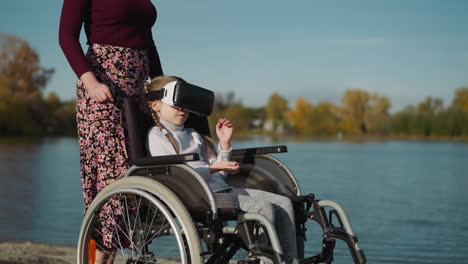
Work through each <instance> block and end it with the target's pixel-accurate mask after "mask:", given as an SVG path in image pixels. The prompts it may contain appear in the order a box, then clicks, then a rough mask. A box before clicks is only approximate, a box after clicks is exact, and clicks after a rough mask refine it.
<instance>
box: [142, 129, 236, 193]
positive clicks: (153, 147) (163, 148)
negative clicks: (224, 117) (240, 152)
mask: <svg viewBox="0 0 468 264" xmlns="http://www.w3.org/2000/svg"><path fill="white" fill-rule="evenodd" d="M160 122H161V123H162V124H163V125H164V127H165V128H166V129H167V130H168V132H169V133H170V134H171V135H172V136H173V137H174V139H175V140H176V142H177V144H178V146H179V150H180V153H179V154H188V153H198V155H200V160H197V161H188V162H185V164H187V165H189V166H190V167H192V168H193V169H195V170H196V171H197V172H198V173H199V174H200V175H201V176H202V177H203V178H204V179H205V180H206V181H207V183H208V184H209V185H210V187H211V189H212V191H213V192H219V191H222V190H226V189H230V188H231V187H230V186H229V185H228V184H227V183H226V182H225V181H224V179H225V178H226V176H227V174H226V172H224V171H221V172H216V173H210V169H209V166H210V165H211V164H214V163H216V162H218V161H221V160H231V151H232V147H231V148H230V149H229V150H223V149H221V147H220V146H219V144H218V155H217V157H213V156H210V155H208V152H207V151H206V149H205V146H204V141H203V138H202V136H201V135H200V134H199V133H198V132H197V131H195V130H194V129H192V128H184V126H183V125H181V126H175V125H173V124H171V123H168V122H166V121H164V120H160ZM148 149H149V152H150V154H151V156H164V155H176V154H177V153H176V151H175V149H174V146H172V144H171V142H170V141H169V140H168V139H167V137H166V136H165V135H164V134H163V132H162V131H161V130H160V129H159V127H157V126H154V127H152V128H150V130H149V132H148Z"/></svg>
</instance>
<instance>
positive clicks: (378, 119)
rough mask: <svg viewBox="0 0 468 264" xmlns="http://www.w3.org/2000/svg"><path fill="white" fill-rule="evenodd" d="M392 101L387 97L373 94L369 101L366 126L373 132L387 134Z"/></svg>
mask: <svg viewBox="0 0 468 264" xmlns="http://www.w3.org/2000/svg"><path fill="white" fill-rule="evenodd" d="M390 107H391V102H390V99H389V98H388V97H386V96H380V95H378V94H372V95H371V96H370V100H369V106H368V112H367V114H366V124H367V127H368V129H369V131H371V132H375V133H385V132H387V130H388V120H389V117H390V114H389V110H390Z"/></svg>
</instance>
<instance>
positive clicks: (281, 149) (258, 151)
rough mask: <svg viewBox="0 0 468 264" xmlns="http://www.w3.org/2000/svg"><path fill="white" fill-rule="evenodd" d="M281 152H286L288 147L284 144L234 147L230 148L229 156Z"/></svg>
mask: <svg viewBox="0 0 468 264" xmlns="http://www.w3.org/2000/svg"><path fill="white" fill-rule="evenodd" d="M283 152H288V148H287V147H286V146H285V145H281V146H269V147H259V148H246V149H234V150H232V153H231V156H253V155H261V154H272V153H283Z"/></svg>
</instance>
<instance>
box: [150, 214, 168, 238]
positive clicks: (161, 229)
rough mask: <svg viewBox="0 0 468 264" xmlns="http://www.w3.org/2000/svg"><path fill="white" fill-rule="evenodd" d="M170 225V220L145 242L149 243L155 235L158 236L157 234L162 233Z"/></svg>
mask: <svg viewBox="0 0 468 264" xmlns="http://www.w3.org/2000/svg"><path fill="white" fill-rule="evenodd" d="M164 220H166V218H164ZM163 223H164V222H163ZM168 226H169V222H168V223H167V224H166V225H164V226H162V227H161V228H160V229H159V231H158V232H157V233H156V234H154V235H153V236H152V237H151V238H150V239H148V240H147V241H145V243H149V242H150V241H151V240H153V239H154V238H155V237H157V236H158V235H159V234H160V233H161V231H163V230H164V229H165V228H166V227H168Z"/></svg>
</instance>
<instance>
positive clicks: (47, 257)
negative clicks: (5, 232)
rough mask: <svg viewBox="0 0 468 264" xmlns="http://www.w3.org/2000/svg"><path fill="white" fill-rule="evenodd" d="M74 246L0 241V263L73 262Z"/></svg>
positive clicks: (58, 263) (74, 258)
mask: <svg viewBox="0 0 468 264" xmlns="http://www.w3.org/2000/svg"><path fill="white" fill-rule="evenodd" d="M75 261H76V249H75V248H74V247H62V246H55V245H48V244H37V243H31V242H21V243H19V242H2V243H0V264H73V263H75Z"/></svg>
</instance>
